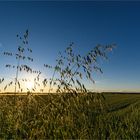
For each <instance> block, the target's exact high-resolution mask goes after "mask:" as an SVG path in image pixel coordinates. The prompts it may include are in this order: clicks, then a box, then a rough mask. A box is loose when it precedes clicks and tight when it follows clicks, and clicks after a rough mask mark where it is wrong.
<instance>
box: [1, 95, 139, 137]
mask: <svg viewBox="0 0 140 140" xmlns="http://www.w3.org/2000/svg"><path fill="white" fill-rule="evenodd" d="M139 118H140V94H107V93H106V94H104V96H102V95H101V94H95V93H94V94H93V93H85V94H68V93H67V94H57V95H56V94H55V95H54V94H48V95H44V96H43V95H41V96H33V95H31V94H29V95H27V96H16V97H14V96H0V138H1V139H140V121H139Z"/></svg>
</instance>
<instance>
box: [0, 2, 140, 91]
mask: <svg viewBox="0 0 140 140" xmlns="http://www.w3.org/2000/svg"><path fill="white" fill-rule="evenodd" d="M27 28H28V29H29V31H30V37H29V38H30V39H29V41H30V44H29V45H30V47H32V49H33V57H34V58H35V62H36V63H34V64H33V65H34V67H35V68H36V69H41V70H42V71H44V68H43V64H44V63H50V64H54V62H55V59H56V56H57V53H58V51H59V50H60V51H62V50H64V48H65V47H66V46H67V45H68V44H69V43H70V42H71V41H73V42H75V44H76V45H77V46H78V47H77V49H78V51H79V52H80V53H82V54H83V53H84V52H86V51H88V50H90V49H91V48H93V47H94V46H95V45H96V44H98V43H100V44H110V43H116V44H117V48H116V49H115V50H114V51H113V52H112V53H111V54H110V55H109V56H110V59H109V61H104V63H103V64H102V69H103V71H104V74H102V75H101V74H95V76H94V77H95V81H96V84H95V85H94V86H92V87H91V88H92V89H95V90H115V91H118V90H123V91H126V90H127V91H140V2H101V1H100V2H91V1H90V2H78V1H77V2H74V1H71V2H70V1H69V2H64V1H63V2H0V53H2V51H3V50H9V51H14V50H15V49H16V47H17V40H16V34H17V33H23V32H24V31H25V30H26V29H27ZM7 61H8V63H11V62H13V60H11V59H10V60H9V59H6V58H4V56H2V54H0V77H3V76H5V77H6V76H7V77H8V76H9V77H10V76H12V72H11V74H10V72H8V74H9V75H7V72H6V70H5V69H4V68H3V65H4V64H5V63H7ZM13 63H15V62H13Z"/></svg>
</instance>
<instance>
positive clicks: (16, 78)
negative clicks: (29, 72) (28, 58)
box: [15, 52, 21, 94]
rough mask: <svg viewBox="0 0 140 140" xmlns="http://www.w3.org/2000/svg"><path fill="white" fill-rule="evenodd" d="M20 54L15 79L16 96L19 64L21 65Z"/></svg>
mask: <svg viewBox="0 0 140 140" xmlns="http://www.w3.org/2000/svg"><path fill="white" fill-rule="evenodd" d="M20 54H21V53H20V52H19V58H18V62H17V71H16V77H15V94H16V92H17V81H18V73H19V64H20Z"/></svg>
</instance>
